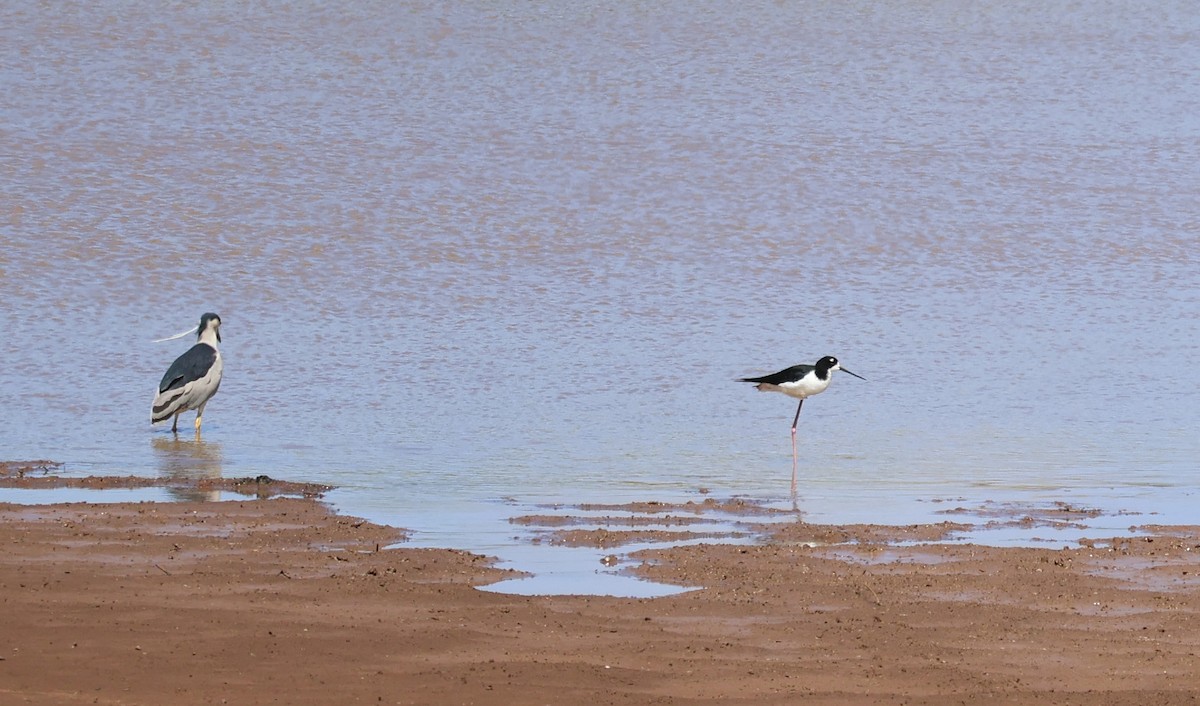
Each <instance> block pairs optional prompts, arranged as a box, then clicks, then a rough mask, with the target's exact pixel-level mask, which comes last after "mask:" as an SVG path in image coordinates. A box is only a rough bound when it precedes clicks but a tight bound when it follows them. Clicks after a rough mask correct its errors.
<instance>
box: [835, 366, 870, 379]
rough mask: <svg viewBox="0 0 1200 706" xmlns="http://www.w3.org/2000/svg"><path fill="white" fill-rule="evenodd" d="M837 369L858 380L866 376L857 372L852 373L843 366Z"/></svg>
mask: <svg viewBox="0 0 1200 706" xmlns="http://www.w3.org/2000/svg"><path fill="white" fill-rule="evenodd" d="M839 370H841V371H842V372H843V373H847V374H849V375H853V376H854V377H856V378H858V379H859V380H866V378H865V377H863V376H862V375H859V374H858V373H852V372H850V371H849V370H846V369H845V368H839Z"/></svg>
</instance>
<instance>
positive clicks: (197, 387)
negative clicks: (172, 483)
mask: <svg viewBox="0 0 1200 706" xmlns="http://www.w3.org/2000/svg"><path fill="white" fill-rule="evenodd" d="M197 331H198V332H197V334H196V338H197V340H196V345H194V346H192V347H191V348H189V349H188V350H187V352H186V353H184V354H183V355H181V356H179V357H178V358H176V359H175V362H174V363H171V367H169V368H167V373H166V374H165V375H163V378H162V381H161V382H159V383H158V394H157V395H156V396H155V397H154V404H153V406H152V407H151V410H150V423H151V424H157V423H159V422H162V421H165V420H167V419H168V418H170V417H172V416H174V417H175V420H174V421H173V422H172V424H171V431H173V432H176V433H178V432H179V415H180V414H182V413H184V412H187V411H191V410H195V411H196V433H197V434H199V433H200V421H201V419H202V418H203V417H204V406H205V405H206V404H208V401H209V400H210V399H212V396H213V395H215V394H217V388H219V387H220V386H221V369H222V367H223V364H222V363H221V351H219V350H217V344H218V343H220V342H221V317H220V316H217V315H216V314H212V313H208V314H205V315H203V316H201V317H200V326H199V327H198V328H197Z"/></svg>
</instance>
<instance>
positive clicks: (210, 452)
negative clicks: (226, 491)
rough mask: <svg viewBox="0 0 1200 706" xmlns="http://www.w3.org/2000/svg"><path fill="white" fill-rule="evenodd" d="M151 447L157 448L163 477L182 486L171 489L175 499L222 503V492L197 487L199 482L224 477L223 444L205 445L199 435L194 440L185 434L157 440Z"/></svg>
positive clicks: (159, 472)
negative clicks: (222, 474)
mask: <svg viewBox="0 0 1200 706" xmlns="http://www.w3.org/2000/svg"><path fill="white" fill-rule="evenodd" d="M150 443H151V445H153V447H154V456H155V459H156V460H157V462H158V474H159V476H160V477H162V478H164V479H166V480H168V481H172V482H173V483H178V484H179V485H171V486H168V488H167V492H169V493H170V494H171V495H172V496H173V497H174V498H175V499H177V500H220V499H221V491H219V490H201V489H199V488H196V487H195V484H196V482H197V481H200V480H204V479H210V478H211V479H216V478H220V477H221V461H222V455H221V445H220V444H218V443H215V442H212V441H204V440H203V439H201V438H200V435H199V434H197V435H196V436H195V437H194V438H190V439H189V438H187V437H185V436H184V435H182V434H179V435H175V434H172V435H170V436H155V437H154V438H153V439H152V440H151V442H150Z"/></svg>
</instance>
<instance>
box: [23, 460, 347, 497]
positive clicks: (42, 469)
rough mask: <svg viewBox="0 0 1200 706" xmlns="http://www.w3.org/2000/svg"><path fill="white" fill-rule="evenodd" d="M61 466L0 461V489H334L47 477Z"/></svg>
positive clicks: (253, 480) (265, 493)
mask: <svg viewBox="0 0 1200 706" xmlns="http://www.w3.org/2000/svg"><path fill="white" fill-rule="evenodd" d="M60 466H61V464H57V463H53V462H49V461H29V462H12V461H9V462H0V488H20V489H25V490H33V489H39V490H46V489H53V488H84V489H88V490H115V489H128V488H172V489H186V490H197V491H205V492H207V491H215V490H221V491H226V492H232V493H238V494H240V495H246V496H252V497H258V498H273V497H277V496H281V495H295V496H304V497H313V498H316V497H321V496H322V495H324V494H325V493H327V492H329V491H330V490H332V489H333V486H330V485H322V484H320V483H298V482H295V481H286V480H276V479H274V478H271V477H270V476H265V475H260V476H254V477H246V478H187V477H178V478H176V477H172V478H151V477H145V476H82V477H72V476H60V475H50V473H49V471H52V470H56V469H57V468H59V467H60Z"/></svg>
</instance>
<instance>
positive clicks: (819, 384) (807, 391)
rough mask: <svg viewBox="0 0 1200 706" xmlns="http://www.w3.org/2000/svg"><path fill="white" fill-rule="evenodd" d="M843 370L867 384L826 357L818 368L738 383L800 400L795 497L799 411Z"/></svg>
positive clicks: (800, 367)
mask: <svg viewBox="0 0 1200 706" xmlns="http://www.w3.org/2000/svg"><path fill="white" fill-rule="evenodd" d="M834 370H841V371H842V372H843V373H849V374H850V375H854V377H856V378H858V379H859V380H866V378H864V377H863V376H861V375H858V374H855V373H851V372H850V371H849V370H846V369H845V368H843V367H842V366H841V364H840V363H838V360H837V358H834V357H833V356H831V355H827V356H825V357H824V358H822V359H820V360H818V361H817V364H816V365H793V366H792V367H790V368H787V369H786V370H780V371H779V372H777V373H771V374H770V375H764V376H762V377H760V378H740V379H739V380H738V382H753V383H757V384H756V385H755V387H756V388H758V389H759V390H760V391H762V392H782V393H783V394H785V395H787V396H788V397H795V398H796V399H798V400H800V404H798V405H796V416H795V417H794V418H793V419H792V495H793V496H795V495H796V465H797V463H796V424H797V423H798V422H799V421H800V408H801V407H803V406H804V400H806V399H807V398H809V397H812V396H813V395H817V394H820V393H822V392H824V391H825V388H827V387H829V381H830V373H832V372H833V371H834Z"/></svg>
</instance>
